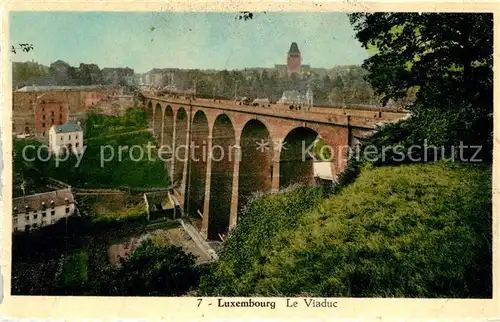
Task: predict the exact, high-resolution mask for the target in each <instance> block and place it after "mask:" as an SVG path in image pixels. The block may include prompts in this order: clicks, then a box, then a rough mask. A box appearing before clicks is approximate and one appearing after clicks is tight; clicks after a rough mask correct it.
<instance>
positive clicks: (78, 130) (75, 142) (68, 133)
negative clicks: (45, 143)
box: [49, 123, 83, 155]
mask: <svg viewBox="0 0 500 322" xmlns="http://www.w3.org/2000/svg"><path fill="white" fill-rule="evenodd" d="M49 150H50V151H51V152H53V153H55V154H57V155H59V154H62V153H65V152H67V151H71V152H72V153H73V154H81V153H83V130H82V127H81V126H80V124H73V123H68V124H61V125H53V126H52V127H51V128H50V131H49Z"/></svg>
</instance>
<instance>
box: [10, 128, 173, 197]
mask: <svg viewBox="0 0 500 322" xmlns="http://www.w3.org/2000/svg"><path fill="white" fill-rule="evenodd" d="M154 140H155V139H154V137H153V136H152V135H151V133H149V132H137V133H130V134H122V135H117V136H113V137H112V138H96V139H93V140H91V141H89V142H88V145H87V149H86V150H85V153H84V155H83V159H82V160H81V163H80V164H79V166H78V167H75V165H76V164H77V159H76V157H72V158H70V159H68V160H64V161H59V162H58V163H56V161H55V158H54V157H53V158H52V159H50V160H49V161H46V162H43V161H39V160H37V161H35V163H31V162H27V166H34V167H35V168H37V169H38V170H40V174H43V175H44V176H49V177H52V178H55V179H58V180H61V181H63V182H66V183H68V184H70V185H73V186H77V187H85V188H101V187H102V188H113V187H120V186H127V187H134V188H148V187H153V188H155V187H167V186H168V185H169V184H170V182H169V178H168V174H167V170H166V168H165V165H164V162H163V161H161V160H160V159H159V158H158V152H157V149H156V148H151V159H150V160H149V159H148V148H147V146H148V142H151V145H153V146H154V142H155V141H154ZM15 144H16V145H17V146H16V150H18V151H19V155H21V151H22V147H23V146H24V145H26V144H33V145H34V146H36V147H38V146H39V145H40V143H38V142H32V141H17V142H15ZM106 146H111V147H113V150H114V151H115V152H114V158H113V159H112V160H111V161H109V162H103V166H102V167H101V155H102V156H103V157H104V158H105V159H104V160H106V158H108V159H109V158H110V157H111V148H105V147H106ZM120 146H121V147H125V146H128V147H129V148H131V147H132V146H142V147H143V153H144V157H143V158H141V159H139V156H140V152H139V151H140V150H139V148H138V147H137V148H134V149H133V150H132V153H130V151H129V150H123V151H122V153H121V156H122V157H121V160H120V159H119V147H120ZM101 147H103V150H102V151H103V152H101ZM46 151H47V150H46V149H45V152H46ZM28 152H33V151H31V150H29V151H28ZM131 156H132V158H131ZM30 157H31V155H30ZM43 157H45V156H43ZM18 160H19V161H18V162H22V161H21V160H22V158H20V157H19V158H18ZM135 160H138V161H135ZM16 162H17V161H16ZM85 183H86V184H85ZM84 184H85V185H84Z"/></svg>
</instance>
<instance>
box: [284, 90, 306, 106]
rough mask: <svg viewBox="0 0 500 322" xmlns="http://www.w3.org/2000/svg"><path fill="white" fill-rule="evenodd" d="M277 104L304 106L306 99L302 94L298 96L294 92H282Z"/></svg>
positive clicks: (297, 93) (296, 92)
mask: <svg viewBox="0 0 500 322" xmlns="http://www.w3.org/2000/svg"><path fill="white" fill-rule="evenodd" d="M278 104H299V105H306V104H307V100H306V97H305V96H304V95H302V94H300V93H299V92H298V91H296V90H292V91H284V92H283V95H282V96H281V98H280V99H279V101H278Z"/></svg>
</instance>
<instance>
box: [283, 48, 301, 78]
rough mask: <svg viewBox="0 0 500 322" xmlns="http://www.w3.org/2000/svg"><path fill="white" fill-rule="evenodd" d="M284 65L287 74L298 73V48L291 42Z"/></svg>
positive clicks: (299, 63)
mask: <svg viewBox="0 0 500 322" xmlns="http://www.w3.org/2000/svg"><path fill="white" fill-rule="evenodd" d="M286 65H287V69H288V72H289V73H299V72H300V67H301V65H302V57H301V56H300V51H299V46H297V43H296V42H292V45H291V46H290V50H288V56H287V59H286Z"/></svg>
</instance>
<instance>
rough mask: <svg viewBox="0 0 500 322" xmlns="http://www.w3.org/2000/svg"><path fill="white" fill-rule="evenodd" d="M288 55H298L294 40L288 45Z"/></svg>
mask: <svg viewBox="0 0 500 322" xmlns="http://www.w3.org/2000/svg"><path fill="white" fill-rule="evenodd" d="M288 55H300V51H299V46H298V45H297V43H296V42H292V44H291V45H290V50H288Z"/></svg>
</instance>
